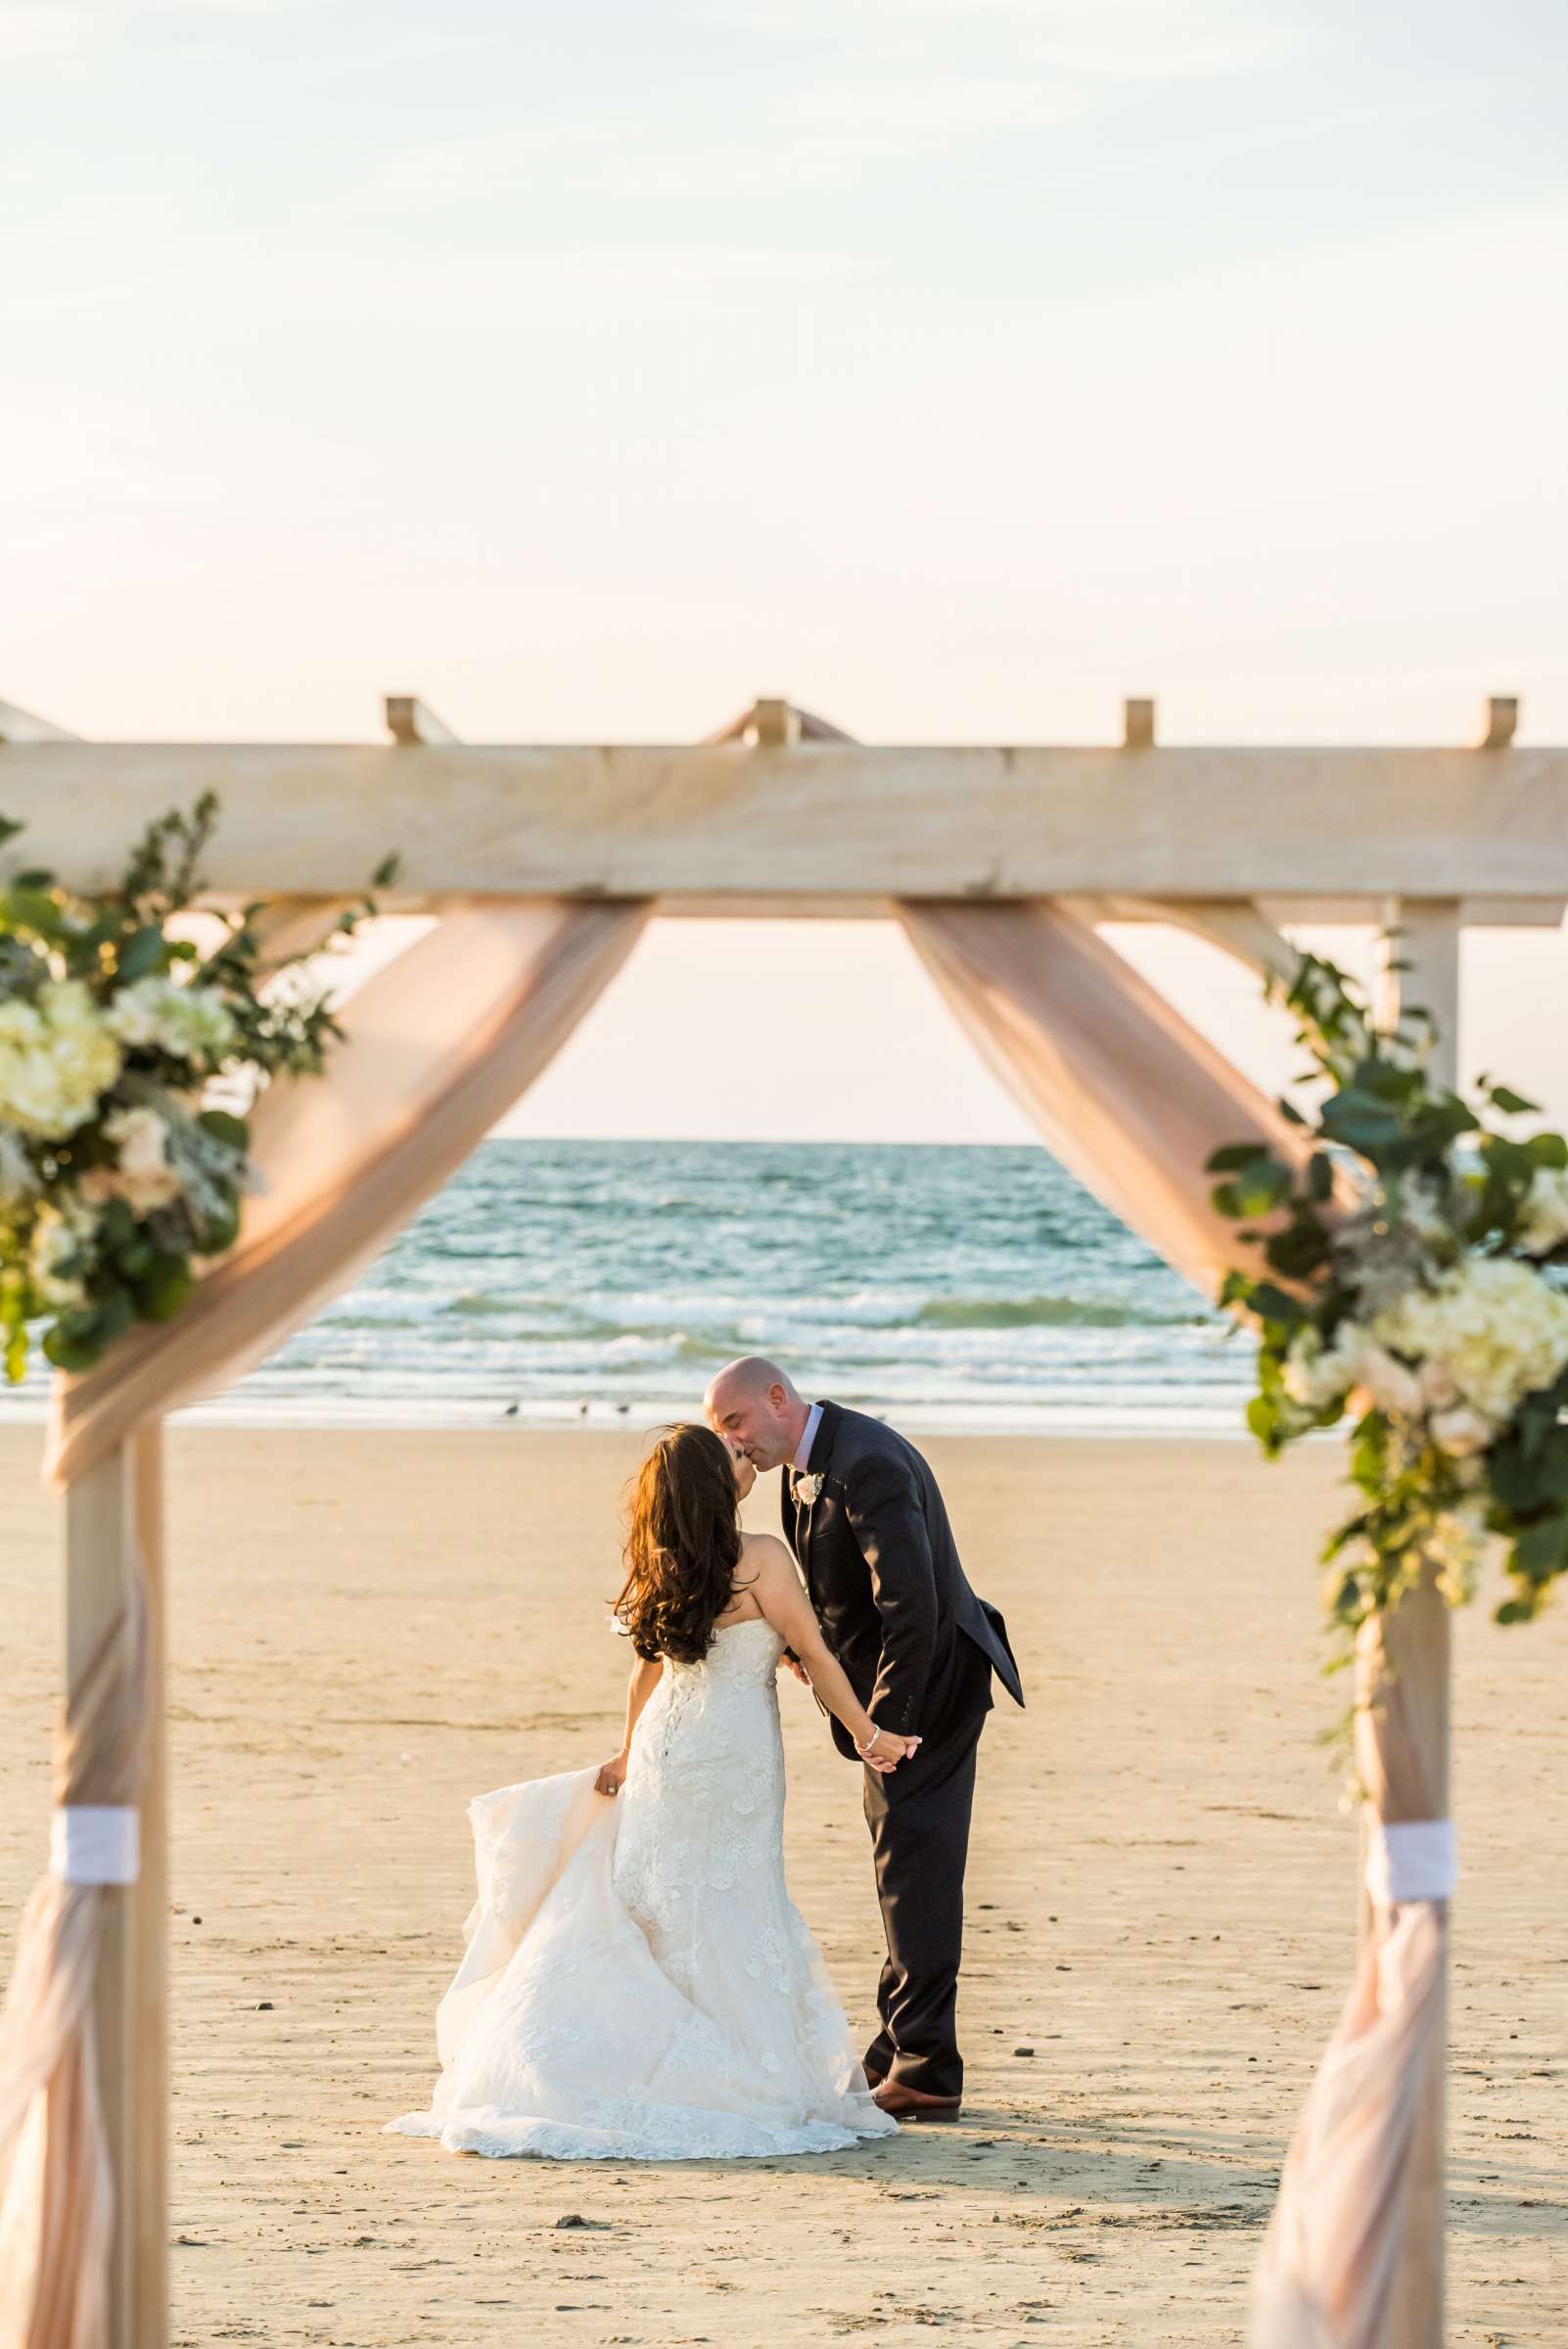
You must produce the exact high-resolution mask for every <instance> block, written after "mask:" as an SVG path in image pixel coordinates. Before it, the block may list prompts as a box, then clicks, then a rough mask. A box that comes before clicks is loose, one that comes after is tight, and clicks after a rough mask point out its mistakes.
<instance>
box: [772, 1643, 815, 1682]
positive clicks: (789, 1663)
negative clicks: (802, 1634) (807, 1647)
mask: <svg viewBox="0 0 1568 2349" xmlns="http://www.w3.org/2000/svg"><path fill="white" fill-rule="evenodd" d="M778 1668H779V1670H780V1672H793V1673H794V1675H795V1677H796V1679H797V1680H798V1681H800V1683H801V1685H802V1687H803V1688H809V1687H810V1685H811V1676H810V1674H809V1673H808V1672H807V1669H806V1666H805V1665H804V1664H803V1663H802V1662H801V1659H800V1657H799V1656H797V1655H792V1654H791V1652H790V1650H789V1649H788V1648H786V1649H785V1650H784V1653H783V1654H782V1655H781V1656H780V1658H779V1660H778Z"/></svg>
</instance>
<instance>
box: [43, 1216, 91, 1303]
mask: <svg viewBox="0 0 1568 2349" xmlns="http://www.w3.org/2000/svg"><path fill="white" fill-rule="evenodd" d="M94 1228H95V1219H94V1218H93V1217H92V1216H90V1215H88V1214H87V1213H85V1212H84V1211H83V1210H82V1209H81V1208H80V1207H78V1206H76V1205H75V1204H74V1203H73V1202H68V1203H67V1205H66V1206H65V1207H44V1208H41V1209H40V1210H39V1214H38V1220H37V1221H36V1222H35V1223H34V1225H33V1227H32V1243H31V1246H30V1248H29V1250H28V1253H27V1272H28V1276H29V1278H30V1279H31V1282H32V1285H33V1289H34V1291H35V1292H36V1294H37V1297H38V1301H39V1303H40V1304H41V1305H46V1306H48V1307H49V1308H50V1310H51V1311H52V1312H55V1313H69V1311H70V1310H71V1309H72V1307H74V1306H80V1305H85V1304H86V1302H87V1285H86V1279H85V1274H86V1270H87V1266H86V1262H85V1258H86V1256H87V1253H88V1251H89V1249H90V1246H91V1241H92V1235H93V1231H94Z"/></svg>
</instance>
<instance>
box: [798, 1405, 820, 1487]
mask: <svg viewBox="0 0 1568 2349" xmlns="http://www.w3.org/2000/svg"><path fill="white" fill-rule="evenodd" d="M821 1424H822V1405H820V1404H819V1403H813V1404H812V1405H811V1407H810V1409H809V1410H808V1411H807V1414H806V1426H805V1428H804V1430H803V1431H802V1435H801V1440H800V1442H799V1444H797V1445H796V1447H795V1457H794V1459H793V1460H791V1462H790V1466H791V1468H792V1469H793V1470H794V1472H795V1474H796V1475H797V1476H804V1475H805V1473H806V1471H807V1468H809V1466H810V1465H811V1447H812V1445H813V1444H814V1443H815V1442H816V1431H817V1429H818V1428H819V1427H820V1426H821Z"/></svg>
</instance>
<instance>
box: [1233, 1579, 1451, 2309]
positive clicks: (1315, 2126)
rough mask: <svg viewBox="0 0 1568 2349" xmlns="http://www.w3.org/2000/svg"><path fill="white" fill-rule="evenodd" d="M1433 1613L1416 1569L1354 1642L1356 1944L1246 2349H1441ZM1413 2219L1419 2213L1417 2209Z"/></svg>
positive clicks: (1443, 1869)
mask: <svg viewBox="0 0 1568 2349" xmlns="http://www.w3.org/2000/svg"><path fill="white" fill-rule="evenodd" d="M1448 1640H1449V1614H1448V1607H1447V1604H1446V1602H1445V1600H1444V1599H1443V1596H1442V1594H1441V1592H1440V1591H1439V1590H1438V1589H1437V1584H1436V1577H1435V1575H1434V1573H1433V1571H1432V1570H1431V1568H1428V1569H1427V1570H1426V1571H1425V1573H1424V1574H1423V1575H1422V1577H1421V1580H1420V1582H1419V1583H1418V1584H1417V1586H1416V1588H1415V1589H1412V1590H1410V1591H1409V1592H1408V1593H1407V1595H1406V1596H1405V1597H1404V1598H1403V1599H1402V1600H1401V1601H1400V1603H1399V1604H1398V1606H1396V1607H1395V1608H1394V1609H1393V1611H1392V1612H1391V1613H1389V1614H1387V1615H1374V1616H1370V1617H1369V1618H1368V1619H1367V1621H1366V1622H1365V1623H1364V1624H1362V1626H1361V1629H1360V1634H1359V1635H1358V1637H1357V1642H1356V1732H1355V1734H1356V1760H1357V1768H1358V1772H1359V1774H1360V1780H1361V1784H1362V1786H1363V1787H1364V1788H1365V1791H1366V1795H1367V1799H1368V1802H1369V1804H1370V1806H1371V1810H1372V1814H1373V1819H1372V1825H1371V1832H1370V1834H1369V1836H1368V1839H1367V1866H1366V1884H1367V1891H1368V1894H1369V1896H1370V1900H1371V1929H1370V1931H1369V1932H1368V1933H1367V1935H1366V1936H1365V1939H1364V1943H1363V1947H1362V1951H1361V1957H1360V1968H1359V1971H1358V1975H1357V1979H1356V1984H1355V1987H1354V1989H1353V1990H1352V1992H1351V1995H1350V1998H1349V2000H1348V2001H1347V2003H1346V2005H1345V2009H1344V2012H1343V2013H1342V2014H1341V2016H1340V2019H1339V2024H1338V2027H1337V2028H1336V2030H1335V2032H1334V2036H1333V2038H1332V2039H1331V2040H1330V2041H1329V2044H1328V2048H1327V2050H1326V2051H1325V2053H1324V2055H1323V2059H1322V2062H1321V2063H1320V2064H1319V2066H1318V2069H1317V2074H1316V2077H1315V2078H1314V2082H1313V2085H1312V2089H1311V2091H1310V2092H1309V2095H1308V2099H1307V2106H1306V2109H1305V2111H1304V2112H1303V2114H1302V2118H1301V2122H1300V2125H1299V2127H1298V2128H1297V2131H1296V2135H1295V2137H1294V2139H1293V2140H1292V2142H1291V2146H1290V2151H1289V2153H1288V2154H1287V2156H1286V2159H1285V2168H1284V2175H1283V2177H1282V2178H1281V2180H1280V2188H1279V2200H1278V2203H1277V2205H1276V2206H1275V2210H1274V2214H1273V2218H1272V2221H1271V2222H1270V2225H1269V2229H1268V2237H1267V2239H1266V2241H1265V2245H1264V2252H1263V2257H1262V2259H1261V2261H1260V2262H1259V2267H1258V2273H1257V2277H1256V2279H1255V2281H1254V2289H1253V2305H1252V2322H1251V2326H1250V2330H1249V2334H1248V2339H1249V2341H1250V2343H1251V2349H1405V2344H1407V2343H1409V2344H1412V2345H1413V2344H1417V2343H1418V2344H1420V2349H1439V2345H1440V2344H1441V2342H1442V2339H1443V2300H1442V2267H1441V2262H1440V2261H1433V2260H1429V2259H1423V2258H1414V2259H1412V2258H1410V2257H1408V2256H1407V2235H1408V2232H1409V2229H1410V2226H1411V2224H1412V2220H1413V2219H1414V2218H1415V2216H1416V2214H1417V2212H1418V2211H1419V2216H1420V2220H1421V2223H1422V2224H1424V2225H1427V2226H1430V2227H1433V2228H1436V2229H1438V2230H1441V2227H1442V2223H1443V2221H1442V2196H1443V2131H1442V2116H1443V2052H1444V2033H1445V2024H1446V2017H1445V2005H1446V1983H1447V1974H1448V1947H1449V1900H1450V1896H1451V1895H1452V1893H1453V1888H1454V1884H1455V1881H1456V1876H1457V1865H1456V1858H1455V1851H1454V1842H1453V1825H1452V1822H1451V1820H1450V1819H1449V1816H1448V1811H1449V1789H1448V1750H1449V1741H1448V1723H1447V1720H1446V1718H1444V1715H1445V1714H1446V1710H1447V1691H1448V1669H1447V1667H1448ZM1423 2205H1424V2206H1425V2207H1422V2206H1423Z"/></svg>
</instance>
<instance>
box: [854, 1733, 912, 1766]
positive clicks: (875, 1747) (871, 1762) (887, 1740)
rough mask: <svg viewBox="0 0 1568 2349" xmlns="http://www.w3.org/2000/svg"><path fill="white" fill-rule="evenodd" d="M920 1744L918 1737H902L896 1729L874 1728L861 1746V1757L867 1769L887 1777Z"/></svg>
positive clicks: (906, 1759)
mask: <svg viewBox="0 0 1568 2349" xmlns="http://www.w3.org/2000/svg"><path fill="white" fill-rule="evenodd" d="M919 1744H920V1739H919V1738H918V1737H900V1736H899V1734H898V1732H897V1731H896V1730H894V1729H873V1730H872V1732H871V1734H870V1736H869V1737H868V1738H867V1739H866V1741H865V1743H864V1744H863V1745H862V1746H861V1748H860V1759H861V1761H862V1762H863V1763H864V1764H865V1766H866V1768H867V1770H874V1771H876V1772H877V1773H878V1774H879V1776H881V1777H884V1778H885V1777H886V1776H887V1775H888V1774H889V1773H890V1772H891V1771H895V1770H897V1769H898V1767H899V1763H900V1762H907V1761H908V1759H909V1757H910V1755H911V1754H912V1753H914V1752H915V1750H916V1748H917V1747H918V1746H919Z"/></svg>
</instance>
